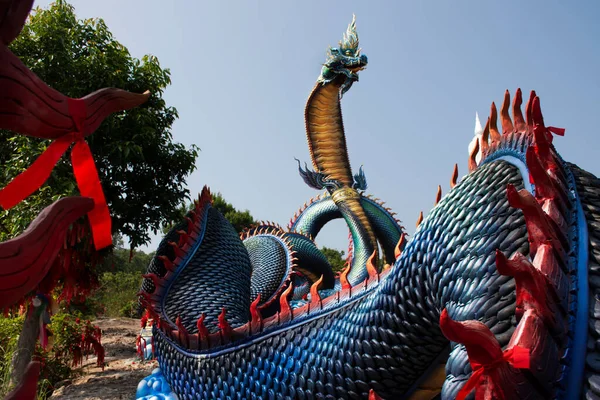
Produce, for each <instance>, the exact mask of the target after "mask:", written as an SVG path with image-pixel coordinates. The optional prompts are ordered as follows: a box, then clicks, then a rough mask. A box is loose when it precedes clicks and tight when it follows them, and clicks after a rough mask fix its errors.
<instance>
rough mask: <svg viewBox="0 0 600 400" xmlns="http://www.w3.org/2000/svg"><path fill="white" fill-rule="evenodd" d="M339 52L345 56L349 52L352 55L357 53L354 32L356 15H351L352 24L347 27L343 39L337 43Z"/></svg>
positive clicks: (356, 38)
mask: <svg viewBox="0 0 600 400" xmlns="http://www.w3.org/2000/svg"><path fill="white" fill-rule="evenodd" d="M339 45H340V51H341V52H342V54H345V53H346V51H350V52H351V54H352V55H355V54H356V53H357V52H358V50H359V49H358V33H357V32H356V15H354V14H352V22H351V23H350V25H348V29H346V33H344V37H343V38H342V40H341V41H340V43H339Z"/></svg>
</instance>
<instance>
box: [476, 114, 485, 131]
mask: <svg viewBox="0 0 600 400" xmlns="http://www.w3.org/2000/svg"><path fill="white" fill-rule="evenodd" d="M482 134H483V127H482V126H481V121H479V114H478V113H477V112H475V136H481V135H482Z"/></svg>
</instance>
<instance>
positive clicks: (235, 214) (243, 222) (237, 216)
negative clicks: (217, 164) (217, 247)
mask: <svg viewBox="0 0 600 400" xmlns="http://www.w3.org/2000/svg"><path fill="white" fill-rule="evenodd" d="M212 201H213V207H214V208H216V209H217V210H219V212H220V213H221V214H223V216H224V217H225V219H227V221H229V223H230V224H231V225H233V227H234V228H235V230H236V232H237V233H240V232H241V231H243V230H244V228H247V227H249V226H250V225H252V224H255V223H256V221H255V220H254V218H253V217H252V215H251V214H250V211H248V210H244V211H240V210H238V209H237V208H235V207H234V206H233V205H232V204H231V203H228V202H227V201H226V200H225V199H224V198H223V195H222V194H221V193H215V194H212ZM192 208H193V204H191V203H189V204H187V205H185V206H180V207H179V208H178V209H177V213H176V218H175V219H173V220H172V221H171V222H170V223H168V224H166V225H165V226H164V227H163V233H164V234H167V233H168V232H169V231H170V230H171V228H172V227H173V225H175V224H176V223H178V222H179V221H181V220H182V219H183V217H184V216H185V214H186V213H187V212H188V211H189V210H191V209H192Z"/></svg>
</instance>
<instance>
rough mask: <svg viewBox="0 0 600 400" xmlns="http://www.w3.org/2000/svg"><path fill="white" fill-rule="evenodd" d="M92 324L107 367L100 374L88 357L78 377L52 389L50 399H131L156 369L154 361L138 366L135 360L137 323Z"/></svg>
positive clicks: (118, 320)
mask: <svg viewBox="0 0 600 400" xmlns="http://www.w3.org/2000/svg"><path fill="white" fill-rule="evenodd" d="M93 323H94V325H98V326H99V327H100V328H101V329H102V345H103V346H104V349H105V351H106V356H105V362H106V363H107V365H106V366H105V367H104V371H102V369H101V368H98V367H97V366H96V357H90V358H89V359H88V360H87V361H84V364H83V366H82V367H80V368H78V369H77V370H78V372H80V373H81V375H80V376H79V377H77V378H75V379H72V380H71V381H67V382H65V384H64V386H61V387H59V388H58V389H56V390H55V391H54V393H53V394H52V397H51V398H52V399H64V400H66V399H72V400H109V399H110V400H112V399H127V400H130V399H134V398H135V391H136V388H137V385H138V383H139V382H140V380H142V379H143V378H145V377H146V376H148V375H150V373H151V372H152V370H153V369H154V368H156V367H157V363H156V361H146V362H144V363H141V362H140V360H139V358H137V356H136V350H135V338H136V337H137V335H138V333H139V331H140V321H139V320H137V319H130V318H109V319H100V320H97V321H94V322H93Z"/></svg>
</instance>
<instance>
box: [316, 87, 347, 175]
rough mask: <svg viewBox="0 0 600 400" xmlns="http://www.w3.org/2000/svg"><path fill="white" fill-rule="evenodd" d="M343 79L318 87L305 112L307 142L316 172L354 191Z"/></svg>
mask: <svg viewBox="0 0 600 400" xmlns="http://www.w3.org/2000/svg"><path fill="white" fill-rule="evenodd" d="M342 82H343V79H342V78H338V79H335V80H334V81H332V82H329V83H326V84H321V83H317V84H316V85H315V87H314V89H313V91H312V92H311V94H310V96H309V98H308V101H307V103H306V109H305V114H304V117H305V123H306V138H307V141H308V147H309V150H310V156H311V159H312V162H313V166H314V168H315V170H316V171H318V172H321V173H323V174H325V175H327V176H328V177H329V178H330V179H335V180H337V181H339V182H340V183H342V185H343V186H346V187H352V183H353V179H352V169H351V168H350V160H349V158H348V150H347V147H346V136H345V134H344V124H343V121H342V110H341V106H340V88H341V84H342Z"/></svg>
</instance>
